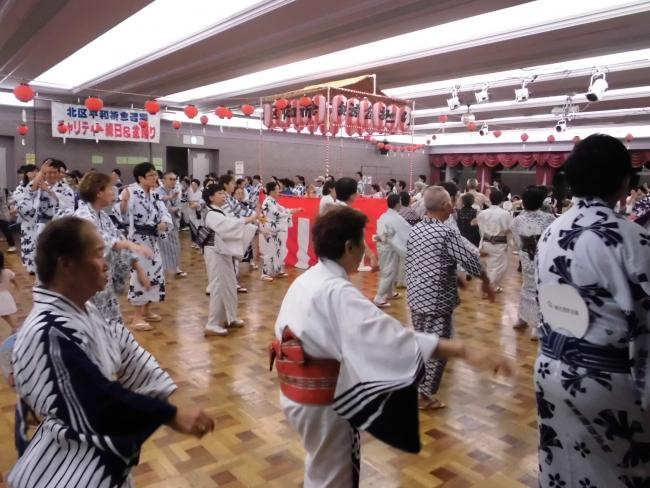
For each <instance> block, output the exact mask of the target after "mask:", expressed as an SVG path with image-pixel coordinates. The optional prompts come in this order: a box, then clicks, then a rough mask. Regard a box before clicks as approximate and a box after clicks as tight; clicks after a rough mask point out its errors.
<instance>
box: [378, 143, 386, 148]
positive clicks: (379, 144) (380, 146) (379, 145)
mask: <svg viewBox="0 0 650 488" xmlns="http://www.w3.org/2000/svg"><path fill="white" fill-rule="evenodd" d="M384 146H385V144H384V143H383V142H378V143H377V149H380V150H381V149H384Z"/></svg>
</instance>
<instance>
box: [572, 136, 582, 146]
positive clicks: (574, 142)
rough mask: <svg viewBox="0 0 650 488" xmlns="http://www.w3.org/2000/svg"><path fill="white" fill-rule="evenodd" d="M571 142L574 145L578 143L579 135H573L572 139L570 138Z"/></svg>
mask: <svg viewBox="0 0 650 488" xmlns="http://www.w3.org/2000/svg"><path fill="white" fill-rule="evenodd" d="M571 142H573V144H574V145H575V144H578V143H579V142H580V136H573V139H571Z"/></svg>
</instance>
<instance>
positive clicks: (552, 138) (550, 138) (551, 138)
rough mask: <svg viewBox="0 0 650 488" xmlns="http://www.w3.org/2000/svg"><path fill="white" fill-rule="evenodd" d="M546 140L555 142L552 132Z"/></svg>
mask: <svg viewBox="0 0 650 488" xmlns="http://www.w3.org/2000/svg"><path fill="white" fill-rule="evenodd" d="M546 142H548V143H549V144H553V143H554V142H555V136H554V135H553V134H551V135H550V136H548V137H547V138H546Z"/></svg>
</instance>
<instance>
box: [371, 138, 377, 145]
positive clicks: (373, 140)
mask: <svg viewBox="0 0 650 488" xmlns="http://www.w3.org/2000/svg"><path fill="white" fill-rule="evenodd" d="M370 144H377V139H375V138H374V137H372V136H371V137H370Z"/></svg>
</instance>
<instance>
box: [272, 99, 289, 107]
mask: <svg viewBox="0 0 650 488" xmlns="http://www.w3.org/2000/svg"><path fill="white" fill-rule="evenodd" d="M288 105H289V100H287V99H286V98H280V99H278V100H276V101H275V107H276V108H277V109H278V110H284V109H285V108H287V106H288Z"/></svg>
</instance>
